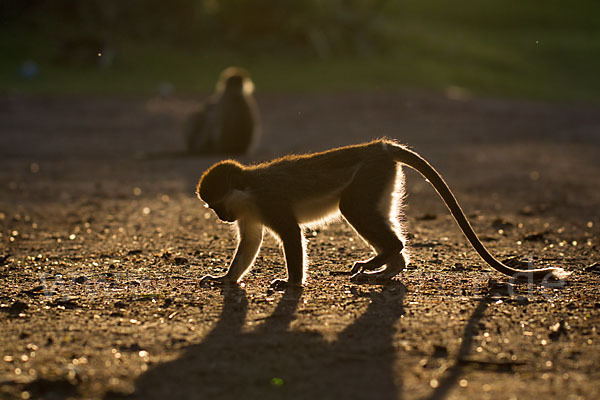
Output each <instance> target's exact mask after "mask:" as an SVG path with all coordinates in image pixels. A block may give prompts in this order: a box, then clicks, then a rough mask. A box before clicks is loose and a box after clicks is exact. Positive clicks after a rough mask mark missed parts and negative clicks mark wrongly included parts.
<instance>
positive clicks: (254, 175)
mask: <svg viewBox="0 0 600 400" xmlns="http://www.w3.org/2000/svg"><path fill="white" fill-rule="evenodd" d="M401 164H404V165H407V166H409V167H411V168H413V169H415V170H416V171H418V172H419V173H420V174H421V175H423V177H425V179H427V180H428V181H429V182H430V183H431V184H432V185H433V187H434V188H435V189H436V191H437V192H438V194H439V195H440V197H441V198H442V200H443V201H444V203H445V204H446V206H447V207H448V209H449V210H450V213H451V214H452V216H453V217H454V219H455V220H456V222H457V223H458V225H459V227H460V228H461V230H462V231H463V233H464V234H465V236H466V237H467V239H468V241H469V242H470V243H471V245H472V246H473V247H474V249H475V250H476V251H477V253H479V255H480V256H481V257H482V258H483V259H484V260H485V262H487V263H488V265H490V266H491V267H492V268H494V269H496V270H497V271H499V272H501V273H503V274H506V275H509V276H512V277H515V278H521V279H527V280H538V281H539V280H542V279H546V278H550V277H554V278H562V277H565V276H567V275H568V273H567V272H565V271H564V270H563V269H561V268H544V269H533V270H519V269H514V268H511V267H509V266H508V265H505V264H503V263H501V262H500V261H498V260H497V259H496V258H494V256H492V255H491V254H490V253H489V252H488V250H487V249H486V248H485V246H484V245H483V243H481V241H480V240H479V238H478V237H477V235H476V234H475V232H474V231H473V228H472V227H471V225H470V223H469V221H468V220H467V218H466V217H465V214H464V213H463V211H462V209H461V208H460V206H459V204H458V202H457V201H456V198H455V197H454V195H453V193H452V192H451V190H450V188H449V187H448V185H447V184H446V182H444V180H443V179H442V177H441V176H440V174H439V173H438V172H437V171H436V170H435V169H434V168H433V167H432V166H431V165H430V164H429V163H428V162H427V161H426V160H425V159H423V158H422V157H421V156H420V155H419V154H417V153H416V152H414V151H412V150H409V149H408V148H406V147H404V146H402V145H400V144H398V143H396V142H394V141H392V140H388V139H380V140H375V141H372V142H369V143H364V144H358V145H353V146H346V147H340V148H336V149H332V150H329V151H324V152H321V153H315V154H307V155H288V156H285V157H281V158H278V159H276V160H273V161H270V162H265V163H262V164H257V165H251V166H245V165H242V164H240V163H238V162H236V161H233V160H226V161H221V162H219V163H217V164H215V165H213V166H212V167H211V168H209V169H208V170H207V171H206V172H205V173H204V174H203V175H202V177H201V178H200V181H199V182H198V187H197V194H198V196H199V198H200V199H201V200H203V201H204V202H205V205H206V207H208V208H211V209H212V210H213V211H214V212H215V213H216V214H217V216H218V217H219V218H220V219H221V220H223V221H226V222H236V223H237V228H238V236H239V243H238V247H237V250H236V252H235V256H234V257H233V260H232V262H231V265H230V266H229V270H228V271H227V273H226V274H225V275H223V276H218V277H215V276H210V275H208V276H206V277H204V278H203V281H217V282H225V283H237V282H238V281H239V280H240V279H241V278H242V277H243V275H244V274H245V273H246V272H247V271H248V270H249V268H250V267H251V266H252V263H253V262H254V259H255V257H256V255H257V253H258V250H259V248H260V245H261V243H262V238H263V227H267V228H268V229H269V230H270V231H272V232H273V233H274V234H275V235H276V236H277V237H278V238H279V239H280V240H281V242H282V244H283V250H284V253H285V259H286V264H287V278H288V279H287V281H286V280H275V281H274V282H273V284H274V285H275V286H277V287H285V286H288V285H289V286H301V285H302V284H303V283H304V279H305V260H306V256H305V250H304V237H303V233H302V228H301V227H302V226H303V225H307V224H311V223H313V224H314V223H319V222H326V221H327V220H328V219H330V218H332V217H335V216H336V215H339V214H340V213H341V215H342V216H343V217H344V218H345V219H346V220H347V221H348V222H349V223H350V224H351V225H352V227H354V229H355V230H356V232H357V233H358V234H359V235H360V236H361V237H362V238H363V239H364V240H365V241H367V242H368V243H369V244H370V245H371V246H372V247H373V248H374V250H375V251H376V253H377V254H376V255H375V257H373V258H371V259H370V260H366V261H359V262H356V263H355V264H354V265H353V267H352V271H351V273H352V274H354V277H355V278H375V279H378V280H381V279H389V278H391V277H393V276H395V275H397V274H398V273H399V272H400V271H402V270H403V269H404V267H405V266H406V264H407V260H406V258H405V256H404V255H403V249H404V242H403V239H402V236H401V233H400V232H401V231H400V228H401V227H400V226H399V222H398V218H397V217H398V206H399V202H400V201H401V199H402V194H403V190H404V189H403V188H404V175H403V173H402V168H401ZM384 265H385V267H384Z"/></svg>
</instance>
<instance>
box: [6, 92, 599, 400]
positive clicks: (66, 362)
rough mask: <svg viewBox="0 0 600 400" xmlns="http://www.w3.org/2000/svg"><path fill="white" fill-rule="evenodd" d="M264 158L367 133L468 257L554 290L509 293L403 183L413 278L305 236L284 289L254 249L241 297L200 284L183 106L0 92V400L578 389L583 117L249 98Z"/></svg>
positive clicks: (586, 248)
mask: <svg viewBox="0 0 600 400" xmlns="http://www.w3.org/2000/svg"><path fill="white" fill-rule="evenodd" d="M257 100H258V102H259V105H260V107H261V111H262V115H263V122H264V131H265V134H264V137H263V139H262V142H261V147H260V149H259V151H258V152H257V154H256V155H254V156H253V157H247V158H244V159H242V161H247V162H251V161H256V160H263V159H268V158H271V157H274V156H277V155H281V154H285V153H288V152H307V151H313V150H322V149H325V148H328V147H333V146H337V145H344V144H350V143H357V142H361V141H366V140H370V139H372V138H375V137H381V136H388V137H392V138H397V139H398V140H400V141H402V142H405V143H407V144H410V145H411V146H412V147H413V148H414V149H416V150H417V151H419V152H420V153H421V154H423V155H424V156H425V157H426V158H428V159H429V160H430V161H431V162H432V164H433V165H434V166H436V168H437V169H438V170H439V171H441V172H442V173H443V175H444V176H445V178H446V180H447V181H448V183H449V184H450V186H451V187H452V188H453V189H454V191H455V193H456V195H457V197H458V199H459V201H460V202H461V203H462V205H463V208H464V209H465V210H466V211H467V213H468V215H469V217H470V218H471V221H472V223H473V225H474V227H475V230H476V231H477V232H478V233H479V234H480V236H481V237H482V239H483V240H484V242H485V244H486V246H487V247H488V248H489V249H490V250H491V252H492V253H493V254H495V255H496V256H497V257H498V258H500V259H502V260H507V259H510V260H511V261H510V262H512V263H513V265H517V266H521V267H523V266H524V267H526V266H527V265H534V266H536V267H538V266H560V267H564V268H565V269H567V270H568V271H570V272H572V275H571V276H570V277H569V279H568V280H567V281H566V282H562V283H561V282H558V283H553V284H549V285H545V286H539V285H529V284H514V285H512V284H510V283H509V281H508V279H506V278H505V277H503V276H501V275H500V274H498V273H496V272H493V271H492V270H491V269H490V268H489V267H487V266H486V265H485V263H484V262H483V261H482V260H481V259H479V258H478V256H477V255H476V254H475V252H474V251H473V250H472V249H471V248H470V247H469V246H468V245H467V243H466V241H465V239H464V238H463V236H462V234H461V232H460V231H459V230H458V228H457V227H456V225H455V223H454V221H453V220H452V219H451V218H450V217H449V215H448V213H447V212H446V210H445V208H444V206H443V205H442V203H441V202H440V200H439V199H438V197H437V195H436V194H435V192H434V191H433V190H432V189H431V188H430V187H429V186H428V184H427V183H426V182H425V181H424V180H423V179H422V178H420V177H419V176H418V175H417V174H416V173H413V172H409V173H408V174H407V191H408V193H409V196H408V198H407V205H406V210H405V211H406V220H407V229H408V232H409V239H410V240H409V248H410V253H411V264H410V265H409V267H408V268H407V270H406V271H404V273H403V274H402V276H400V277H398V278H397V279H395V280H394V281H393V282H391V283H390V284H389V285H371V284H360V285H359V284H354V283H351V282H349V280H348V277H347V276H344V275H337V274H335V272H339V271H347V270H348V268H349V267H350V266H351V264H352V262H353V261H356V260H360V259H364V258H366V257H367V256H368V255H369V254H370V250H369V248H368V247H367V246H366V245H365V244H364V243H363V242H362V241H361V240H360V238H358V237H357V236H356V234H354V232H353V231H352V230H351V229H350V228H349V227H348V226H347V225H345V224H343V223H341V222H340V223H335V224H333V225H330V226H329V227H324V228H322V229H319V230H311V231H309V232H307V236H308V237H309V244H308V249H309V255H310V259H311V264H310V269H309V272H308V280H307V283H306V286H305V288H304V290H303V291H290V292H286V293H278V292H275V293H273V292H272V291H269V290H268V285H269V282H270V281H271V280H272V279H274V278H276V277H283V276H284V263H283V259H282V254H281V250H280V249H279V247H278V244H277V242H276V241H275V240H274V239H273V238H271V237H269V238H267V240H266V241H265V243H264V244H263V248H262V251H261V253H260V255H259V257H258V259H257V262H256V266H255V267H254V269H253V270H252V271H251V272H250V274H249V275H247V277H246V278H245V279H244V281H243V287H240V288H238V289H228V290H221V289H219V288H204V287H200V286H199V285H198V279H199V278H200V277H201V276H203V275H204V274H207V273H218V272H223V271H224V270H225V269H226V267H227V263H228V260H229V259H230V257H231V254H232V252H233V250H234V248H235V241H234V233H233V231H232V229H231V228H230V227H229V226H227V225H225V224H221V223H219V222H218V221H217V220H216V218H215V216H214V215H213V214H211V213H210V212H207V210H205V209H203V208H202V207H201V204H200V202H199V201H198V200H197V199H195V197H194V194H193V192H194V186H195V183H196V181H197V179H198V177H199V176H200V174H201V173H202V171H203V170H204V169H205V168H207V167H208V166H209V165H211V163H213V162H215V161H217V158H193V157H183V156H179V155H178V152H179V151H180V150H182V147H183V144H182V143H183V141H182V138H181V134H180V130H181V123H182V121H183V119H184V118H185V115H186V114H187V113H189V112H190V111H191V110H192V109H193V107H194V104H195V103H194V100H192V99H169V100H164V99H163V100H161V99H141V98H86V97H56V96H31V97H27V96H25V97H24V96H15V95H12V96H11V95H4V96H2V97H0V193H1V196H0V282H1V283H0V357H2V359H1V360H0V397H1V398H7V399H12V398H15V399H27V398H35V399H38V398H39V399H62V398H105V399H115V398H132V399H133V398H139V399H152V398H155V399H164V398H170V399H180V398H181V399H188V398H189V399H204V398H211V399H221V398H223V399H229V398H250V399H253V398H256V399H259V398H260V399H262V398H286V399H307V398H315V399H340V398H347V399H399V398H405V399H416V398H418V399H442V398H451V399H462V398H477V399H479V398H481V399H484V398H490V399H491V398H493V399H517V398H518V399H533V398H536V399H537V398H546V399H550V398H556V399H576V398H582V399H597V398H600V383H599V382H600V336H599V332H598V329H599V324H600V287H599V285H598V283H599V280H600V264H598V263H599V262H600V256H599V255H598V249H599V247H600V218H599V215H598V205H599V204H600V190H599V189H598V184H599V183H600V181H599V180H598V176H600V107H598V106H591V105H564V104H541V103H531V102H521V101H507V100H492V99H477V100H468V99H467V100H461V101H457V100H451V99H447V98H445V97H442V96H438V95H434V94H428V93H420V92H394V93H389V92H386V93H376V92H369V93H343V94H323V95H316V94H315V95H293V94H263V95H259V96H258V99H257Z"/></svg>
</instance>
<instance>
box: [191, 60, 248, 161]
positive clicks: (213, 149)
mask: <svg viewBox="0 0 600 400" xmlns="http://www.w3.org/2000/svg"><path fill="white" fill-rule="evenodd" d="M253 92H254V83H253V82H252V80H251V79H250V75H249V74H248V72H247V71H246V70H244V69H242V68H238V67H229V68H226V69H225V70H223V71H222V72H221V75H220V77H219V80H218V81H217V85H216V89H215V93H214V94H213V96H211V98H210V99H209V100H208V101H207V102H206V103H205V104H204V105H203V106H202V107H201V108H200V109H199V110H197V111H196V112H194V113H193V114H192V115H191V116H190V117H189V118H188V120H187V121H186V125H185V128H184V133H185V142H186V147H187V150H188V152H189V153H196V154H228V155H241V154H246V153H248V152H249V151H251V150H252V149H253V147H254V146H256V144H257V142H258V139H259V136H260V121H259V120H260V118H259V112H258V106H257V104H256V101H255V100H254V96H253V95H252V93H253Z"/></svg>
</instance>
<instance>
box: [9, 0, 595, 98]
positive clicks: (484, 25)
mask: <svg viewBox="0 0 600 400" xmlns="http://www.w3.org/2000/svg"><path fill="white" fill-rule="evenodd" d="M385 15H386V17H387V19H388V25H389V26H388V28H387V29H388V31H387V35H388V40H389V43H388V51H386V52H383V53H382V52H374V53H368V52H367V53H365V54H360V55H345V56H336V57H330V58H324V59H321V58H318V57H316V56H314V55H307V54H306V53H294V52H293V51H281V52H274V51H270V52H262V53H255V54H252V53H250V52H249V51H245V52H244V51H242V52H233V51H231V50H226V49H220V48H215V47H212V48H203V49H191V48H190V47H183V46H181V47H178V46H173V45H172V44H168V43H166V42H160V41H157V42H153V43H148V42H145V43H144V42H139V41H132V40H126V41H123V42H120V43H119V46H118V49H117V52H116V55H115V59H114V63H113V65H112V66H111V67H110V68H104V69H102V68H99V67H97V66H87V67H85V66H67V67H65V66H61V65H59V64H58V63H56V61H55V58H56V56H55V54H56V49H55V47H56V44H55V43H53V42H52V41H51V40H50V39H48V37H49V35H44V34H43V33H35V32H34V31H33V30H32V29H29V28H28V27H25V26H16V25H10V24H5V26H3V27H0V58H1V59H2V61H1V62H0V91H1V92H14V91H20V92H29V93H31V92H33V93H93V94H112V93H123V94H149V93H153V92H155V91H156V90H157V88H158V86H159V85H160V84H161V83H163V82H167V83H169V84H170V85H172V86H173V88H174V90H175V92H176V93H178V94H189V93H195V92H208V91H211V90H212V88H213V86H214V82H215V79H216V77H217V76H218V74H219V71H220V70H221V69H222V68H224V67H227V66H229V65H240V66H244V67H246V68H247V69H248V70H249V71H250V72H251V74H252V76H253V78H254V80H255V82H256V84H257V87H258V90H259V91H261V92H319V91H332V90H342V91H354V90H392V89H397V88H411V89H427V90H433V91H444V90H446V89H447V88H449V87H460V88H464V89H465V90H467V91H469V92H472V93H473V94H475V95H479V96H494V97H512V98H528V99H543V100H555V101H584V102H598V100H600V2H599V1H583V0H575V1H574V2H571V3H569V4H568V5H567V4H566V3H563V2H560V1H555V0H547V1H539V0H532V1H527V2H523V1H516V0H506V1H500V0H487V1H480V0H479V1H477V0H457V1H455V2H452V3H448V2H446V1H441V0H430V1H426V2H423V1H417V0H405V1H391V2H388V4H387V6H386V9H385ZM26 60H33V61H34V62H35V63H36V64H37V65H38V67H39V73H38V74H37V76H36V77H35V78H34V79H30V80H27V79H24V78H21V77H20V75H19V69H20V67H21V65H22V64H23V63H24V62H25V61H26Z"/></svg>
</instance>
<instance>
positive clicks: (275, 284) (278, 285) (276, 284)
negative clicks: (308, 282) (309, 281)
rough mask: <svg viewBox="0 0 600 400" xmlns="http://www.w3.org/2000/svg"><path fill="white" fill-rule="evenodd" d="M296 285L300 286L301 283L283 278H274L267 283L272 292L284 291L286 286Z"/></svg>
mask: <svg viewBox="0 0 600 400" xmlns="http://www.w3.org/2000/svg"><path fill="white" fill-rule="evenodd" d="M293 287H298V288H301V287H302V284H300V283H298V284H294V283H291V282H289V281H286V280H284V279H275V280H274V281H272V282H271V284H270V285H269V290H271V291H273V292H285V291H286V289H288V288H293Z"/></svg>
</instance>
